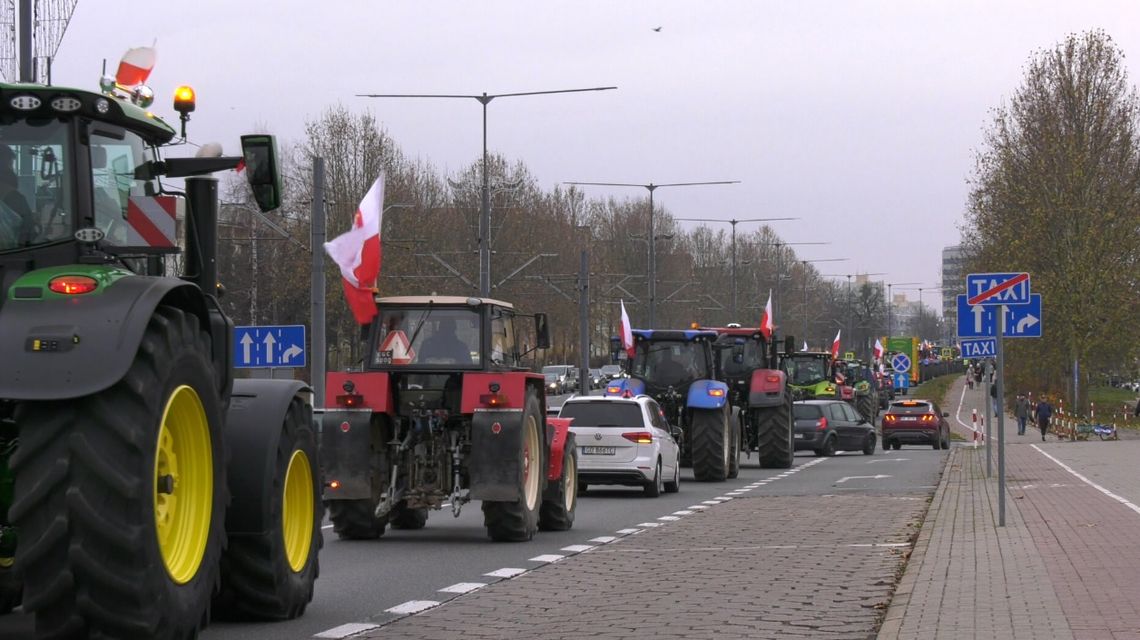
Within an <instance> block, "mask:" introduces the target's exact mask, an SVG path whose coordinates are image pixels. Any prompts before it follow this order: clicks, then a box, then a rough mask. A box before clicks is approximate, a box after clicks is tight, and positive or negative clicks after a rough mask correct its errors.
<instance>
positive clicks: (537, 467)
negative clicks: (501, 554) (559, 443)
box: [483, 392, 547, 542]
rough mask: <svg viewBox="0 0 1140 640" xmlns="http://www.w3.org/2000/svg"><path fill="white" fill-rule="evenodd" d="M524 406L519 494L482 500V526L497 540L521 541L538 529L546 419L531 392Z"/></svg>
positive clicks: (543, 487)
mask: <svg viewBox="0 0 1140 640" xmlns="http://www.w3.org/2000/svg"><path fill="white" fill-rule="evenodd" d="M525 407H526V408H525V409H524V410H523V414H522V423H521V424H520V425H519V428H520V429H522V437H521V438H520V439H519V442H520V444H519V451H518V455H517V457H516V464H517V465H518V468H519V474H518V476H519V487H518V488H519V496H520V497H519V499H518V500H514V501H510V502H506V501H494V500H484V501H483V526H485V527H486V528H487V535H488V536H490V537H491V539H492V540H494V541H496V542H523V541H526V540H530V539H531V538H533V537H534V534H535V532H536V531H538V512H539V509H540V508H541V506H542V494H543V492H544V490H545V488H546V456H547V453H546V439H545V438H544V437H543V433H542V425H543V424H545V421H544V418H543V416H542V411H540V410H539V403H538V397H537V396H536V395H534V393H531V392H528V393H527V398H526V405H525Z"/></svg>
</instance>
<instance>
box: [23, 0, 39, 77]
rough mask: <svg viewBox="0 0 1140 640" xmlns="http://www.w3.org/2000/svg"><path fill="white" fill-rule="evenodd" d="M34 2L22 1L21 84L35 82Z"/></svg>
mask: <svg viewBox="0 0 1140 640" xmlns="http://www.w3.org/2000/svg"><path fill="white" fill-rule="evenodd" d="M32 17H33V15H32V0H20V82H35V81H36V75H35V74H36V67H35V64H34V62H35V61H34V60H33V59H32V33H33V32H32Z"/></svg>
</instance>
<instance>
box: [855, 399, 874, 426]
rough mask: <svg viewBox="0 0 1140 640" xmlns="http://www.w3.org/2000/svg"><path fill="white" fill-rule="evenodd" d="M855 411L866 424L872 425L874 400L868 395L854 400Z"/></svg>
mask: <svg viewBox="0 0 1140 640" xmlns="http://www.w3.org/2000/svg"><path fill="white" fill-rule="evenodd" d="M855 410H856V411H858V412H859V415H860V416H862V417H863V419H864V420H866V421H867V422H870V423H872V424H873V423H874V422H875V399H874V398H872V397H871V396H870V395H865V396H859V397H857V398H855Z"/></svg>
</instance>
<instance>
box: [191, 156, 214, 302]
mask: <svg viewBox="0 0 1140 640" xmlns="http://www.w3.org/2000/svg"><path fill="white" fill-rule="evenodd" d="M185 270H186V273H185V276H186V278H187V279H188V280H190V281H191V282H193V283H195V284H197V285H198V288H200V289H201V290H202V292H203V293H205V294H206V295H209V296H214V297H217V290H218V179H217V178H214V177H212V176H193V177H189V178H186V267H185Z"/></svg>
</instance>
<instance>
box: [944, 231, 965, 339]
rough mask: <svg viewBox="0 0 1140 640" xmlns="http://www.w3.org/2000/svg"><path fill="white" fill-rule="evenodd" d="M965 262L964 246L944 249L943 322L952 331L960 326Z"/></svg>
mask: <svg viewBox="0 0 1140 640" xmlns="http://www.w3.org/2000/svg"><path fill="white" fill-rule="evenodd" d="M964 260H965V258H964V256H963V252H962V245H960V244H959V245H954V246H953V247H945V248H943V249H942V320H943V322H944V323H945V326H947V327H949V328H951V329H953V328H954V327H956V326H958V294H964V293H966V274H965V273H963V272H962V265H963V262H964Z"/></svg>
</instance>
